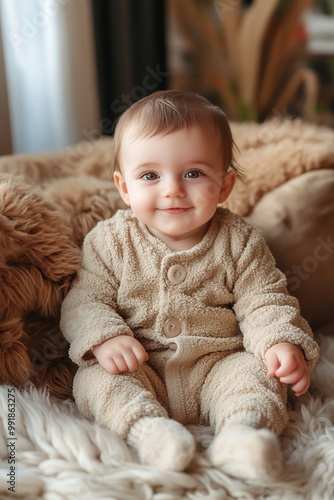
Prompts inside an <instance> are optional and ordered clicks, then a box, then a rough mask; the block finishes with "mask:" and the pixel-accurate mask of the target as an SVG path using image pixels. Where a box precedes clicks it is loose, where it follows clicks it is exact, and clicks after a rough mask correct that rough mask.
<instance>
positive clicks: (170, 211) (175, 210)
mask: <svg viewBox="0 0 334 500" xmlns="http://www.w3.org/2000/svg"><path fill="white" fill-rule="evenodd" d="M188 210H189V208H185V207H183V208H181V207H175V208H164V209H162V212H164V213H165V214H169V215H180V214H184V213H185V212H187V211H188Z"/></svg>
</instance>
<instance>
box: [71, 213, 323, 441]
mask: <svg viewBox="0 0 334 500" xmlns="http://www.w3.org/2000/svg"><path fill="white" fill-rule="evenodd" d="M61 330H62V332H63V334H64V335H65V337H66V338H67V339H68V341H69V342H70V350H69V355H70V357H71V359H72V360H73V361H74V362H75V363H77V364H78V365H79V370H78V372H77V374H76V377H75V380H74V389H73V390H74V396H75V400H76V403H77V405H78V407H79V409H80V411H81V412H82V414H83V415H85V416H86V417H87V418H88V419H90V420H94V421H96V422H98V423H99V424H100V425H102V426H105V427H107V428H109V429H112V430H114V431H116V432H117V433H118V434H119V435H120V436H121V437H123V438H127V436H128V434H129V431H130V429H131V427H132V426H133V425H134V424H135V422H137V421H138V419H141V418H142V417H152V416H155V417H171V418H172V419H175V420H176V421H178V422H180V423H181V424H204V425H211V426H212V427H213V428H214V430H215V433H218V432H219V431H220V430H221V429H222V428H223V426H224V425H226V424H228V423H229V422H236V423H240V424H246V425H249V426H252V427H255V428H262V427H265V428H269V429H271V430H272V431H274V432H275V433H276V434H279V433H280V432H281V431H282V430H283V428H284V427H285V425H286V424H287V411H286V386H285V385H283V384H281V383H280V382H279V380H278V379H277V378H276V377H269V376H268V375H267V366H266V362H265V354H266V352H267V350H268V349H269V348H270V347H272V346H273V345H275V344H277V343H280V342H290V343H292V344H295V345H298V346H300V347H301V348H302V350H303V352H304V355H305V359H306V361H307V363H308V366H309V368H310V369H312V367H313V366H314V365H315V363H316V361H317V359H318V356H319V348H318V345H317V344H316V342H315V341H314V340H313V339H312V332H311V330H310V328H309V326H308V324H307V322H306V321H305V320H304V319H303V318H302V317H301V316H300V314H299V306H298V302H297V300H296V299H295V298H294V297H292V296H290V295H289V294H288V292H287V289H286V280H285V276H284V275H283V273H281V272H280V271H279V270H278V269H277V268H276V266H275V261H274V259H273V257H272V255H271V253H270V251H269V249H268V247H267V245H266V243H265V241H264V239H263V237H262V236H261V235H260V233H259V232H258V231H257V230H256V229H255V228H253V227H251V226H250V225H248V224H247V223H246V222H245V221H244V220H243V219H242V218H241V217H239V216H237V215H235V214H232V213H231V212H229V211H228V210H226V209H221V208H218V209H217V212H216V214H215V215H214V217H213V218H212V220H211V221H210V225H209V228H208V231H207V233H206V235H205V236H204V238H203V240H202V241H201V242H200V243H199V244H197V245H196V246H194V247H193V248H191V249H189V250H183V251H172V250H171V249H169V248H168V247H167V246H166V245H165V244H164V243H163V242H161V241H160V240H159V239H157V238H155V237H154V236H153V235H152V234H151V233H150V232H149V231H148V229H147V228H146V226H145V225H144V224H142V223H141V222H140V221H138V220H137V219H136V217H135V216H134V215H133V213H132V211H131V209H129V210H121V211H119V212H117V213H116V215H115V216H114V217H113V218H112V219H109V220H107V221H104V222H100V223H99V224H98V225H97V226H96V227H95V228H94V229H93V230H92V231H91V232H90V233H89V234H88V235H87V237H86V239H85V241H84V245H83V256H82V266H81V269H80V271H79V272H78V276H77V278H76V280H75V282H74V284H73V286H72V288H71V290H70V292H69V293H68V295H67V297H66V298H65V300H64V303H63V306H62V316H61ZM117 335H131V336H134V337H135V338H136V339H137V340H139V341H140V342H141V344H142V345H143V347H144V348H145V350H146V351H147V353H148V355H149V359H148V361H147V362H146V363H144V364H143V365H142V366H141V367H140V368H139V369H138V370H136V371H135V372H134V373H121V374H118V375H111V374H109V373H108V372H106V371H105V370H104V369H103V368H102V367H101V366H100V365H99V364H98V363H97V361H96V359H95V357H93V355H92V353H91V348H92V347H93V346H95V345H97V344H100V343H102V342H104V341H105V340H107V339H110V338H111V337H114V336H117Z"/></svg>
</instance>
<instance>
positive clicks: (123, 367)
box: [112, 354, 128, 373]
mask: <svg viewBox="0 0 334 500" xmlns="http://www.w3.org/2000/svg"><path fill="white" fill-rule="evenodd" d="M112 359H113V361H114V363H115V365H116V366H117V368H118V373H122V372H127V371H128V365H127V364H126V361H125V359H124V358H123V356H122V354H117V355H116V356H114V357H113V358H112Z"/></svg>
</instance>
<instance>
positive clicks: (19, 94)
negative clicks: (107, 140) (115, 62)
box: [0, 0, 99, 153]
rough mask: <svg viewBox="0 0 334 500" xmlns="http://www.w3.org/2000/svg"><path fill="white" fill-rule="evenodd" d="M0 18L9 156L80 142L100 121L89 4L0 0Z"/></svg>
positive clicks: (86, 0) (73, 0) (79, 0)
mask: <svg viewBox="0 0 334 500" xmlns="http://www.w3.org/2000/svg"><path fill="white" fill-rule="evenodd" d="M0 15H1V25H2V36H3V48H4V60H5V70H6V78H7V87H8V98H9V110H10V121H11V131H12V141H13V150H14V152H15V153H23V152H32V151H45V150H50V149H57V148H61V147H65V146H67V145H69V144H73V143H75V142H77V141H79V140H82V139H85V138H86V136H87V133H89V131H90V130H96V128H97V126H98V123H99V105H98V91H97V76H96V62H95V49H94V36H93V21H92V13H91V0H29V1H27V0H1V2H0ZM0 133H1V132H0Z"/></svg>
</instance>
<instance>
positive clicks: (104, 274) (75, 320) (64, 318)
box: [60, 223, 133, 365]
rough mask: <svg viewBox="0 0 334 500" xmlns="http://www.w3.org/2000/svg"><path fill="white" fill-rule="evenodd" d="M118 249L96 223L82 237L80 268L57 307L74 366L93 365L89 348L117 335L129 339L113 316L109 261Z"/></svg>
mask: <svg viewBox="0 0 334 500" xmlns="http://www.w3.org/2000/svg"><path fill="white" fill-rule="evenodd" d="M117 254H119V248H118V247H117V242H116V241H115V237H113V235H112V231H110V229H109V231H108V227H106V225H105V224H104V223H101V224H98V225H97V226H96V227H95V228H94V229H93V230H92V231H91V232H90V233H89V234H88V235H87V236H86V238H85V240H84V244H83V249H82V262H81V268H80V269H79V271H78V274H77V277H76V279H75V280H74V282H73V285H72V287H71V289H70V291H69V293H68V294H67V296H66V297H65V299H64V301H63V304H62V308H61V320H60V329H61V331H62V333H63V335H64V336H65V338H66V339H67V340H68V341H69V343H70V349H69V356H70V358H71V359H72V361H74V362H75V363H77V364H78V365H90V364H93V363H95V362H96V359H95V357H94V356H93V354H92V353H91V348H92V347H93V346H95V345H97V344H100V343H102V342H104V341H105V340H108V339H110V338H112V337H115V336H117V335H130V336H133V333H132V331H131V329H130V328H129V327H128V325H127V324H126V323H125V321H124V320H123V318H122V317H121V316H120V315H119V314H118V313H117V307H116V297H117V290H118V281H117V279H116V276H115V273H114V271H113V263H114V262H113V261H114V260H116V257H115V256H117Z"/></svg>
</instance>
